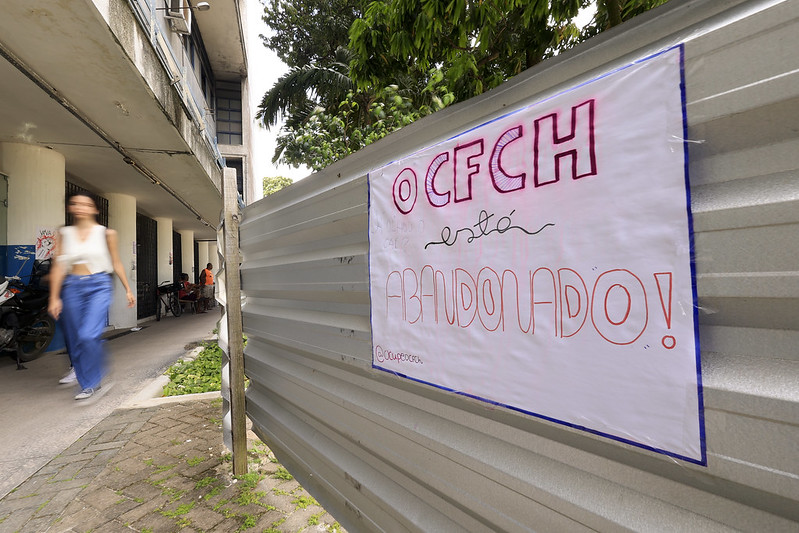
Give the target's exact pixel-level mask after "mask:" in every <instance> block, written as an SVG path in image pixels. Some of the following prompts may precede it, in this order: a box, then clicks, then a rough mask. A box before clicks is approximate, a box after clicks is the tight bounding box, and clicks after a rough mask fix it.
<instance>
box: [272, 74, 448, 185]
mask: <svg viewBox="0 0 799 533" xmlns="http://www.w3.org/2000/svg"><path fill="white" fill-rule="evenodd" d="M441 78H442V77H441V76H440V75H438V76H433V78H432V80H431V82H430V84H429V86H428V87H427V88H426V92H427V93H430V104H429V105H426V104H425V105H421V106H419V107H416V106H415V105H414V104H413V102H412V101H411V99H410V98H408V97H407V96H402V95H401V94H400V91H399V87H398V86H396V85H391V86H388V87H386V88H385V89H383V90H382V91H379V92H378V93H375V94H373V95H372V96H368V95H365V94H364V92H363V91H361V90H353V91H350V92H349V93H347V95H346V97H345V99H344V100H343V101H342V102H341V104H340V105H339V107H338V109H336V110H335V111H334V112H332V113H331V112H328V111H326V110H324V109H322V108H317V109H316V110H315V111H314V113H312V115H311V116H310V117H309V119H308V120H307V121H306V122H304V123H303V124H299V125H297V126H296V127H294V128H291V129H286V128H284V131H285V135H281V136H280V137H279V138H278V144H279V145H280V146H279V150H281V151H282V153H283V156H282V161H283V162H284V163H287V164H291V165H295V166H298V165H300V164H303V165H306V166H308V167H310V168H312V169H314V170H321V169H323V168H325V167H326V166H328V165H330V164H332V163H334V162H336V161H338V160H339V159H343V158H344V157H346V156H347V155H349V154H351V153H353V152H356V151H358V150H360V149H361V148H363V147H364V146H366V145H368V144H371V143H373V142H375V141H377V140H379V139H382V138H383V137H385V136H386V135H388V134H389V133H391V132H393V131H396V130H398V129H400V128H402V127H403V126H407V125H408V124H410V123H411V122H413V121H415V120H417V119H419V118H421V117H423V116H425V115H429V114H430V113H433V112H435V111H437V110H439V109H441V108H443V107H445V106H447V105H449V104H450V103H451V102H452V101H453V100H454V95H452V94H451V93H448V92H447V91H446V89H445V88H444V87H442V86H440V85H439V83H440V81H441ZM362 101H368V102H369V103H368V107H367V108H365V109H364V108H363V107H362V106H361V103H360V102H362Z"/></svg>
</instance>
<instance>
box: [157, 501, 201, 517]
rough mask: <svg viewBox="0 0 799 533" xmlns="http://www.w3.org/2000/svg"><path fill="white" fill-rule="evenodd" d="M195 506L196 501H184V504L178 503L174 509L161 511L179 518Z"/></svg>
mask: <svg viewBox="0 0 799 533" xmlns="http://www.w3.org/2000/svg"><path fill="white" fill-rule="evenodd" d="M193 508H194V502H191V503H184V504H183V505H178V506H177V508H176V509H175V510H174V511H161V514H162V515H164V516H165V517H167V518H177V517H179V516H182V515H184V514H189V511H191V510H192V509H193Z"/></svg>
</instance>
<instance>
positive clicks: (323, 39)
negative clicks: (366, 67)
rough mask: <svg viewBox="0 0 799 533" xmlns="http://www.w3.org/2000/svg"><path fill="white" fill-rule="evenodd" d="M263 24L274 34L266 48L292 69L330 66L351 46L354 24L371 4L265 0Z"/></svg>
mask: <svg viewBox="0 0 799 533" xmlns="http://www.w3.org/2000/svg"><path fill="white" fill-rule="evenodd" d="M262 3H263V4H264V14H263V17H262V18H263V21H264V22H265V23H266V25H267V26H268V27H269V28H270V29H271V30H272V33H271V35H269V36H265V35H261V39H262V40H263V42H264V46H266V47H267V48H269V49H270V50H272V51H274V52H275V53H276V54H277V56H278V57H279V58H280V60H281V61H283V63H285V64H286V65H288V66H289V67H305V66H308V65H310V64H317V65H327V64H329V63H332V62H334V61H336V53H337V50H338V49H339V48H340V47H342V46H346V45H347V43H348V42H349V36H348V32H349V29H350V26H351V25H352V21H353V20H355V19H356V18H358V17H359V16H360V14H361V13H362V11H363V9H364V8H365V7H366V5H367V4H368V0H291V1H287V0H262Z"/></svg>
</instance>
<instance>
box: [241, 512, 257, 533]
mask: <svg viewBox="0 0 799 533" xmlns="http://www.w3.org/2000/svg"><path fill="white" fill-rule="evenodd" d="M257 523H258V520H257V519H256V518H255V517H254V516H253V515H251V514H245V515H244V522H242V523H241V527H239V529H238V531H244V530H245V529H252V528H254V527H255V524H257Z"/></svg>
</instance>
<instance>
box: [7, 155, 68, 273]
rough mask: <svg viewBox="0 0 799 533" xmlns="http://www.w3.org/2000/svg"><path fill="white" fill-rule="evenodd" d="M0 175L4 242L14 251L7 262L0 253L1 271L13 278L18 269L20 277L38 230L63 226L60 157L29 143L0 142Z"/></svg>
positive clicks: (27, 268)
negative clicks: (3, 178) (4, 185)
mask: <svg viewBox="0 0 799 533" xmlns="http://www.w3.org/2000/svg"><path fill="white" fill-rule="evenodd" d="M0 172H2V173H3V174H6V175H7V176H8V211H7V215H8V229H7V240H6V243H7V244H8V246H9V249H10V248H11V247H13V248H14V250H15V253H13V254H8V260H9V262H8V263H7V262H6V254H5V253H2V264H3V267H5V268H3V269H2V270H4V271H5V273H6V274H8V275H14V274H16V273H17V271H19V270H20V267H21V268H22V270H21V271H20V275H28V274H29V273H30V270H31V267H32V266H33V260H34V252H35V248H36V242H37V240H38V239H39V238H40V237H42V236H43V235H41V234H40V233H41V232H40V230H49V231H50V232H52V231H55V229H56V228H58V227H59V226H63V225H64V215H65V203H64V176H65V164H64V156H63V155H61V154H60V153H58V152H56V151H55V150H51V149H49V148H43V147H41V146H35V145H32V144H23V143H10V142H8V143H2V142H0ZM45 235H46V234H45ZM43 242H44V241H43ZM16 251H19V252H20V253H16ZM2 252H5V250H2ZM16 257H26V258H27V260H25V259H15V258H16Z"/></svg>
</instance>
